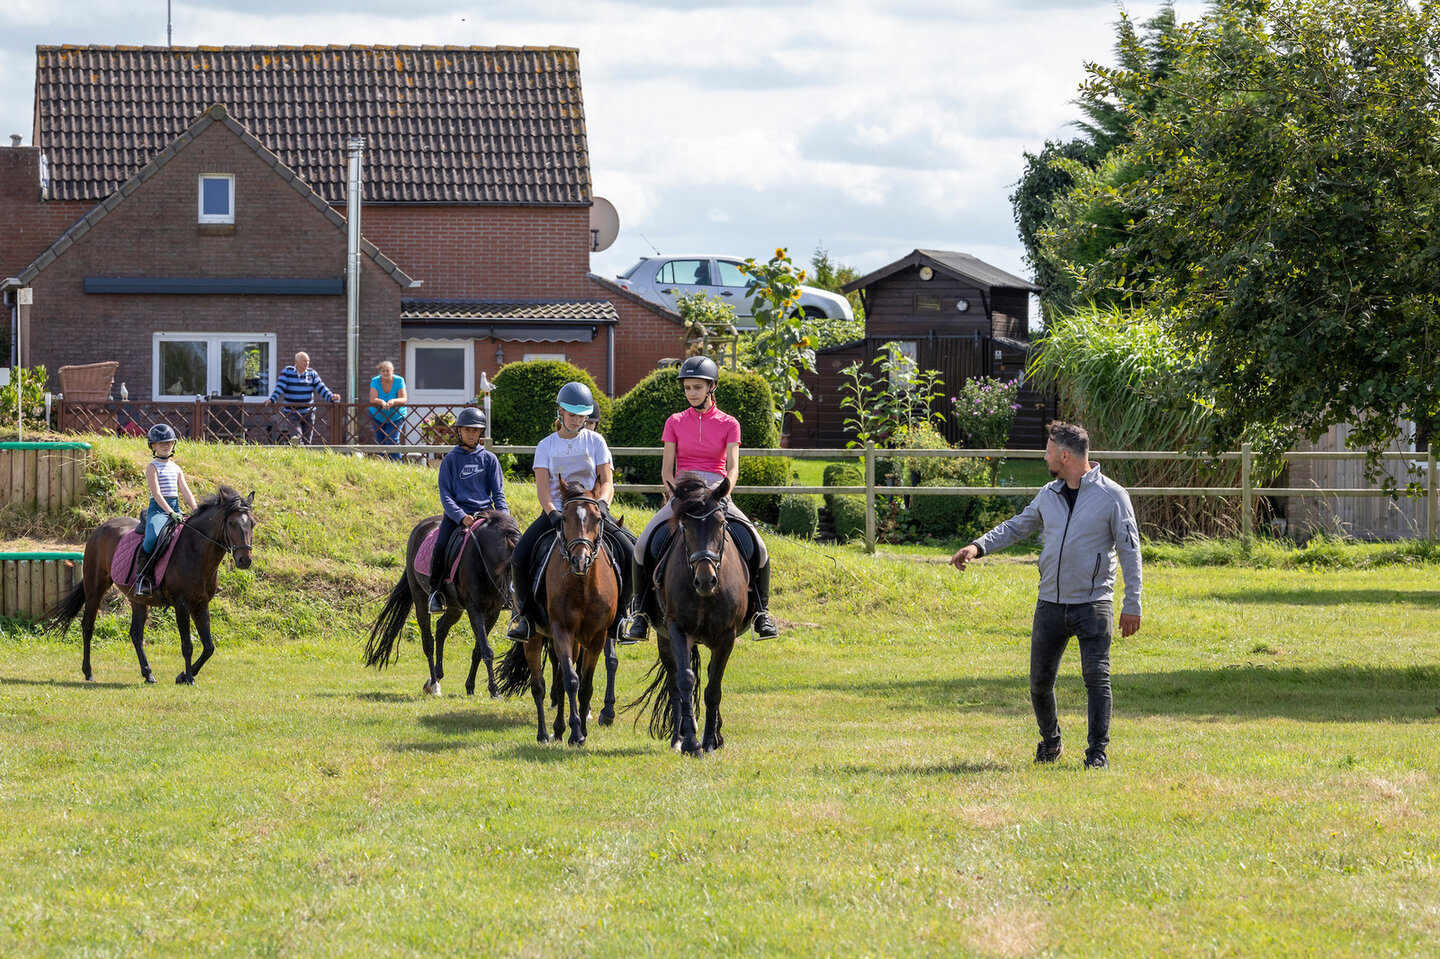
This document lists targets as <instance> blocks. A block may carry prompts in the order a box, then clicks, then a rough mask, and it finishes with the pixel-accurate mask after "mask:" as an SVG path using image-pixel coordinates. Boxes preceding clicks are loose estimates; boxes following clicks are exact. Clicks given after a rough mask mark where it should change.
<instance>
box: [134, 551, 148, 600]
mask: <svg viewBox="0 0 1440 959" xmlns="http://www.w3.org/2000/svg"><path fill="white" fill-rule="evenodd" d="M135 568H136V569H137V570H138V571H139V572H137V573H136V574H135V590H134V592H135V595H136V596H149V595H150V589H151V586H150V551H149V550H144V549H142V550H137V551H136V556H135Z"/></svg>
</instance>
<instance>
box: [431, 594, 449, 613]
mask: <svg viewBox="0 0 1440 959" xmlns="http://www.w3.org/2000/svg"><path fill="white" fill-rule="evenodd" d="M430 612H432V613H443V612H445V591H444V590H441V589H437V590H435V591H434V592H432V593H431V594H430Z"/></svg>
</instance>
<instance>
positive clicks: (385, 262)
mask: <svg viewBox="0 0 1440 959" xmlns="http://www.w3.org/2000/svg"><path fill="white" fill-rule="evenodd" d="M213 123H219V124H221V125H223V126H224V127H226V128H227V129H228V130H229V131H230V132H231V133H233V134H235V136H236V137H237V138H239V140H240V142H241V143H243V144H244V145H245V146H246V147H248V148H250V149H251V150H254V151H255V155H256V156H258V157H260V159H262V160H264V161H265V163H266V164H267V165H268V166H269V167H270V168H271V169H272V170H274V171H275V173H276V175H277V176H279V177H280V178H281V179H282V180H284V181H285V182H287V183H289V184H290V185H291V186H292V187H294V188H295V192H296V193H298V194H300V198H301V200H302V201H303V202H305V203H309V204H310V205H311V206H313V207H314V208H315V209H316V210H318V211H319V212H320V213H322V214H323V215H324V216H325V218H326V219H328V220H329V221H330V222H331V224H333V225H334V226H335V228H336V229H337V230H340V231H341V232H342V233H343V232H344V231H345V229H346V225H345V218H344V217H343V216H341V215H340V214H339V213H336V212H335V210H334V208H332V207H331V206H330V205H329V204H328V203H326V202H325V201H324V200H322V199H321V198H320V197H319V196H317V195H316V193H315V191H314V190H312V189H310V187H309V186H308V185H307V184H305V183H304V182H303V181H301V180H300V179H299V178H298V177H296V176H295V174H294V173H293V172H291V171H290V170H288V169H286V167H285V164H284V163H282V162H280V158H279V157H277V156H276V155H275V154H274V153H272V152H270V151H269V150H267V149H266V148H265V144H263V143H261V142H260V141H259V140H257V139H255V137H254V136H252V135H251V134H250V132H249V131H248V130H246V129H245V128H244V127H243V126H241V125H240V124H238V123H236V122H235V121H234V119H232V118H231V117H230V116H229V115H228V114H227V112H226V110H225V108H224V107H222V106H220V105H219V104H216V105H215V106H212V107H211V108H210V109H208V110H206V111H205V112H204V113H203V114H202V115H201V116H200V117H199V118H198V119H197V120H196V121H195V122H194V123H192V124H190V126H189V127H188V128H187V129H186V130H184V131H183V132H182V133H181V134H180V135H179V136H178V137H176V138H175V139H174V141H173V142H171V143H167V144H166V145H165V147H164V149H162V150H160V151H158V152H157V153H156V154H155V155H154V156H153V157H151V158H150V162H148V163H146V164H145V165H144V166H142V167H141V168H140V169H139V170H137V171H136V172H135V175H134V176H132V177H130V178H129V179H128V180H126V181H125V182H124V183H122V184H120V185H119V186H118V187H116V188H115V189H114V190H113V191H111V193H110V194H109V195H108V196H107V197H105V201H104V202H103V203H101V204H100V205H99V206H97V207H95V209H93V210H91V211H90V212H89V213H87V214H86V215H85V216H84V217H83V218H82V219H81V220H80V221H79V222H78V223H76V224H75V225H74V226H72V227H70V229H68V230H66V231H65V232H64V234H62V235H61V236H60V238H59V239H57V240H56V241H55V242H54V243H52V244H50V248H49V249H47V250H46V251H45V252H44V253H42V254H40V256H38V257H37V258H36V259H35V261H34V262H33V263H31V264H30V265H29V266H28V267H26V268H25V270H24V271H22V272H21V273H20V276H19V279H20V280H21V282H22V283H26V284H28V283H29V282H30V281H31V280H33V279H34V278H35V277H36V276H38V275H39V274H40V271H41V270H43V269H45V267H47V266H49V265H50V264H51V263H53V262H55V260H56V259H57V258H58V257H59V256H60V254H62V253H64V252H65V251H66V250H68V249H69V248H70V247H71V246H73V245H74V244H75V241H77V240H79V239H80V238H81V237H82V236H84V235H85V234H86V233H89V232H90V231H91V230H92V229H94V228H95V224H97V223H99V222H100V221H101V220H103V219H104V218H105V217H106V216H107V215H108V214H109V213H110V211H111V210H114V209H115V208H116V207H118V206H119V205H120V204H122V203H124V202H125V200H126V199H127V198H128V197H129V196H130V195H131V194H132V193H134V192H135V191H136V190H138V189H140V188H141V187H142V186H143V185H144V184H145V182H146V181H147V180H149V179H151V178H152V177H154V176H155V174H157V173H159V172H160V170H161V169H163V168H164V166H165V164H167V163H169V162H170V161H171V160H173V159H174V158H175V157H176V156H177V155H179V153H180V152H181V151H182V150H184V149H185V148H186V147H187V146H189V145H190V144H191V142H193V141H194V139H195V138H196V137H197V136H199V135H200V134H201V133H202V132H203V131H204V130H205V128H206V127H208V126H210V125H211V124H213ZM360 249H361V252H363V253H364V254H365V255H366V256H368V257H370V258H371V259H372V260H374V261H375V264H376V265H377V266H379V267H380V269H382V270H384V271H385V272H386V273H387V274H389V275H390V277H391V279H393V280H394V281H395V282H396V283H398V284H400V286H401V288H402V289H404V288H407V287H412V286H418V285H419V284H418V283H416V282H415V281H414V280H412V279H411V278H410V277H409V276H408V275H406V273H405V271H403V270H401V269H400V267H399V266H397V265H396V263H395V261H394V260H392V259H390V258H389V257H388V256H386V255H385V254H383V253H381V252H380V250H379V249H378V248H377V247H376V246H375V244H374V243H371V242H370V241H369V240H367V239H365V238H364V237H361V238H360Z"/></svg>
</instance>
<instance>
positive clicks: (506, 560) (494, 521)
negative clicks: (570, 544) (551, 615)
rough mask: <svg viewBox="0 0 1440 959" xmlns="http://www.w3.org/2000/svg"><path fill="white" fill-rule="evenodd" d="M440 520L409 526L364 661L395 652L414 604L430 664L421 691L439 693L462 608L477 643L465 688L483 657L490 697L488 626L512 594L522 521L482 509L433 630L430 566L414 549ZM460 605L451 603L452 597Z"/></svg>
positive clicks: (469, 688)
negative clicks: (419, 563)
mask: <svg viewBox="0 0 1440 959" xmlns="http://www.w3.org/2000/svg"><path fill="white" fill-rule="evenodd" d="M439 525H440V517H438V516H431V517H429V518H427V519H423V520H421V521H420V522H419V523H418V524H417V525H416V526H415V528H414V529H413V530H411V531H410V541H409V543H408V544H407V545H406V547H405V572H404V573H402V574H401V576H400V582H398V583H396V584H395V588H394V589H392V590H390V596H389V598H388V599H387V600H386V601H385V608H384V609H383V610H381V611H380V615H379V616H378V617H376V619H375V623H374V625H373V626H371V627H370V640H369V642H368V643H366V645H365V665H367V666H375V667H378V668H380V669H384V668H385V667H386V666H387V665H389V664H390V663H391V662H393V661H394V660H395V658H396V656H397V655H398V653H399V650H398V649H397V646H396V640H397V639H399V637H400V633H401V631H402V630H403V629H404V628H405V623H406V622H407V621H408V620H409V619H410V608H411V607H412V606H413V607H414V608H415V619H416V621H417V622H419V624H420V645H421V646H422V647H423V648H424V650H425V659H426V661H427V662H428V663H429V665H430V677H429V678H428V679H427V680H426V681H425V685H424V687H423V689H424V691H425V692H427V693H430V694H431V695H433V696H439V695H440V680H442V679H444V678H445V637H446V636H447V635H449V633H450V627H451V626H454V625H455V623H456V621H457V620H459V619H460V614H461V612H462V611H463V612H464V613H465V614H467V615H468V616H469V617H470V630H471V632H473V633H474V634H475V648H474V650H473V651H472V652H471V654H470V676H469V677H468V678H467V679H466V680H465V692H466V693H467V694H469V695H471V696H473V695H475V674H476V673H477V672H479V669H480V661H481V660H484V661H485V673H486V676H487V678H488V680H489V687H490V697H491V698H492V699H494V698H495V697H496V696H498V695H499V690H498V689H497V688H496V686H495V667H494V661H495V653H494V651H493V650H491V648H490V641H489V635H490V630H491V629H493V628H494V627H495V622H496V621H497V620H498V619H499V618H500V611H501V610H502V609H504V608H505V606H506V604H507V603H508V602H509V599H510V587H509V582H510V554H511V553H513V552H514V551H515V544H516V543H518V542H520V527H518V526H516V525H515V521H514V520H513V519H511V518H510V514H509V513H505V512H502V511H500V510H493V509H492V510H484V511H482V512H481V513H479V514H478V517H477V519H476V520H475V523H474V525H472V526H471V527H470V529H471V530H473V532H472V533H471V534H470V536H469V537H468V538H467V539H466V540H465V544H464V546H463V547H462V548H461V550H460V567H459V569H457V570H456V572H455V580H454V584H453V587H447V589H453V593H452V596H451V603H450V605H449V606H448V607H447V608H446V610H445V612H444V613H442V614H441V616H440V622H439V624H438V625H437V626H436V628H435V632H434V635H433V636H432V635H431V632H430V608H429V597H430V570H429V568H428V567H427V568H426V569H423V570H417V569H416V568H415V554H416V553H418V552H419V551H420V544H421V543H423V542H424V541H425V537H426V536H428V535H429V534H430V532H431V530H433V529H435V527H437V526H439ZM435 548H436V549H445V548H446V544H445V543H436V544H435ZM457 599H458V601H459V605H458V606H457V605H456V604H455V600H457Z"/></svg>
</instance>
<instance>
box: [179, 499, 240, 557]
mask: <svg viewBox="0 0 1440 959" xmlns="http://www.w3.org/2000/svg"><path fill="white" fill-rule="evenodd" d="M254 512H255V511H254V509H253V508H252V507H250V506H245V505H241V506H236V507H234V508H233V509H227V510H226V511H225V515H224V516H223V517H222V520H226V521H228V520H229V519H230V514H231V513H246V514H251V515H253V514H254ZM180 525H181V527H182V528H184V529H188V530H190V531H191V532H192V533H194V534H195V535H197V536H199V537H201V538H202V539H208V540H209V541H210V542H212V543H214V544H215V545H216V546H218V547H220V548H221V549H223V550H224V551H225V552H226V553H227V554H229V555H230V556H232V557H233V556H234V555H235V554H236V553H237V552H239V551H240V550H242V549H251V548H252V547H251V546H249V545H247V544H245V543H242V544H240V545H239V546H232V545H231V543H230V532H229V530H228V528H227V529H226V532H225V541H224V542H221V541H220V540H218V539H216V538H215V537H213V536H211V535H210V534H209V533H207V532H205V531H204V530H203V529H201V528H200V527H198V526H192V525H190V521H189V520H188V519H187V520H186V521H185V522H183V523H181V524H180ZM222 525H223V526H226V527H228V526H229V523H228V522H222ZM175 535H176V536H179V535H180V533H179V531H178V530H177V531H176V533H175Z"/></svg>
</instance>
